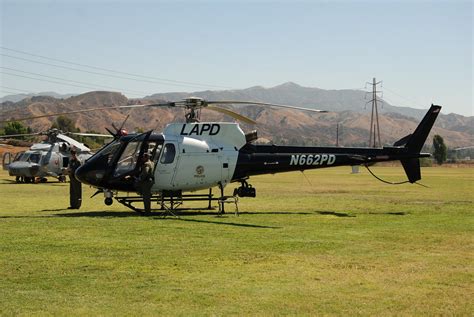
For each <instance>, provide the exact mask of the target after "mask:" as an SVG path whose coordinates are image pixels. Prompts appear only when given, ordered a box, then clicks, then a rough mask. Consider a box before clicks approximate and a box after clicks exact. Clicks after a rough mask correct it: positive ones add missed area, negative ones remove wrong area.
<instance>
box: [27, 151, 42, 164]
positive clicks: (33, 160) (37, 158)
mask: <svg viewBox="0 0 474 317" xmlns="http://www.w3.org/2000/svg"><path fill="white" fill-rule="evenodd" d="M40 158H41V155H40V154H39V153H33V154H31V155H30V158H29V159H28V161H30V162H31V163H39V161H40Z"/></svg>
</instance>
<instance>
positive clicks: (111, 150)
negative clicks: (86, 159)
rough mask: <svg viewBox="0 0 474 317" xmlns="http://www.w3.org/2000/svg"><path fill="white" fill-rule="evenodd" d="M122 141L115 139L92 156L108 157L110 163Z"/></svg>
mask: <svg viewBox="0 0 474 317" xmlns="http://www.w3.org/2000/svg"><path fill="white" fill-rule="evenodd" d="M120 146H121V143H120V141H113V142H111V143H109V144H107V145H106V146H105V147H104V148H103V149H102V150H100V151H99V152H97V153H96V154H94V155H93V156H92V157H103V156H106V157H107V163H109V164H110V162H111V161H112V158H113V157H114V154H115V152H117V150H118V149H120Z"/></svg>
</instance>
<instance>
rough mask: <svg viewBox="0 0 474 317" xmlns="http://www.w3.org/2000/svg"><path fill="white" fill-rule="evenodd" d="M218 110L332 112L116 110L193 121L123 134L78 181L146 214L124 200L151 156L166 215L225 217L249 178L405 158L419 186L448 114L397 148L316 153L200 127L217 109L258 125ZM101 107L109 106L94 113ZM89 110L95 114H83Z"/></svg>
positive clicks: (197, 105)
mask: <svg viewBox="0 0 474 317" xmlns="http://www.w3.org/2000/svg"><path fill="white" fill-rule="evenodd" d="M216 104H232V105H236V104H247V105H250V104H254V105H261V106H271V107H282V108H290V109H295V110H305V111H315V112H325V111H320V110H312V109H306V108H299V107H292V106H286V105H277V104H270V103H262V102H244V101H206V100H204V99H201V98H197V97H191V98H188V99H184V100H182V101H178V102H165V103H157V104H148V105H129V106H119V107H108V108H105V109H111V108H137V107H184V108H185V109H186V110H187V114H186V122H185V123H171V124H168V125H167V126H166V128H165V129H164V131H163V133H156V132H154V131H148V132H146V133H142V134H131V135H125V134H124V133H122V131H121V130H117V132H116V134H115V139H114V140H113V141H112V142H110V143H109V144H107V145H106V146H104V147H103V148H102V149H100V150H99V151H98V152H97V153H95V154H94V155H93V156H92V157H90V158H89V159H87V160H86V161H85V163H84V164H83V165H82V166H81V167H80V168H79V169H78V170H77V171H76V177H77V178H78V179H79V180H80V181H81V182H82V183H84V184H89V185H91V186H93V187H96V188H98V189H99V190H98V192H97V193H99V192H103V193H104V196H105V200H104V202H105V204H107V205H110V204H112V202H113V198H115V199H116V200H117V201H119V202H120V203H122V204H124V205H125V206H127V207H129V208H131V209H133V210H135V211H138V212H141V211H142V210H141V209H139V208H138V207H136V206H134V205H133V204H135V203H138V202H141V201H142V200H141V199H140V196H130V195H129V196H121V194H120V193H121V192H128V193H133V192H136V189H135V186H134V180H133V176H134V175H136V174H137V173H138V168H139V165H138V164H137V162H139V161H140V160H141V158H142V157H143V155H144V154H145V153H148V154H149V156H150V158H151V160H152V162H153V164H154V184H153V187H152V192H153V193H154V196H153V198H152V200H153V201H155V202H157V203H158V204H159V206H160V207H161V209H163V208H165V209H167V210H171V211H172V210H173V209H174V208H175V207H176V206H178V205H179V204H180V203H181V202H182V201H183V200H209V207H210V203H211V200H217V201H218V203H219V210H220V211H222V212H223V211H224V202H226V199H228V198H234V199H235V198H236V197H237V196H238V197H256V190H255V188H254V187H252V186H251V185H250V184H249V178H250V177H251V176H254V175H260V174H274V173H281V172H290V171H304V170H308V169H317V168H326V167H335V166H343V165H347V166H354V165H369V164H372V163H376V162H386V161H396V160H399V161H401V163H402V165H403V168H404V170H405V173H406V175H407V178H408V181H407V182H410V183H415V182H417V181H418V180H420V179H421V171H420V162H419V159H420V158H423V157H429V156H430V154H429V153H420V152H421V149H422V147H423V145H424V143H425V141H426V139H427V137H428V134H429V133H430V130H431V128H432V126H433V124H434V122H435V120H436V118H437V116H438V114H439V112H440V110H441V107H440V106H436V105H432V106H431V108H430V109H429V110H428V112H427V113H426V115H425V117H424V118H423V120H422V121H421V123H420V124H419V125H418V127H417V128H416V130H415V131H414V132H413V133H412V134H410V135H408V136H405V137H403V138H402V139H400V140H399V141H397V142H395V144H394V145H393V146H389V147H386V146H384V147H382V148H361V147H308V146H278V145H256V144H254V141H255V140H256V139H257V131H252V132H249V133H244V131H243V130H242V129H241V128H240V126H239V125H238V124H237V123H228V122H199V114H200V111H201V110H202V109H210V110H214V111H218V112H221V113H225V114H227V115H230V116H232V117H234V118H235V119H238V120H241V121H243V122H246V123H251V124H255V123H256V122H255V121H253V120H251V119H249V118H247V117H244V116H242V115H240V114H238V113H236V112H234V111H231V110H228V109H225V108H220V107H217V106H215V105H216ZM100 109H104V108H95V109H92V110H94V111H95V110H100ZM85 111H88V110H78V111H75V112H85ZM56 115H57V114H56ZM45 116H47V115H45ZM233 182H237V183H240V186H239V187H238V188H236V189H235V190H234V193H233V195H232V196H224V188H225V187H226V186H227V185H228V184H230V183H233ZM216 186H217V187H219V189H220V197H218V198H213V195H212V194H211V191H210V192H209V195H193V194H188V195H186V194H184V193H185V192H194V191H197V190H202V189H211V188H213V187H216ZM97 193H96V194H97ZM203 196H204V197H203Z"/></svg>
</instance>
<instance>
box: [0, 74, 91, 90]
mask: <svg viewBox="0 0 474 317" xmlns="http://www.w3.org/2000/svg"><path fill="white" fill-rule="evenodd" d="M0 74H4V75H9V76H16V77H22V78H27V79H33V80H39V81H46V82H49V83H54V84H60V85H65V86H72V87H79V88H85V89H95V88H94V87H91V86H79V85H74V84H67V83H62V82H59V81H53V80H47V79H39V78H33V77H28V76H23V75H18V74H11V73H6V72H2V71H0Z"/></svg>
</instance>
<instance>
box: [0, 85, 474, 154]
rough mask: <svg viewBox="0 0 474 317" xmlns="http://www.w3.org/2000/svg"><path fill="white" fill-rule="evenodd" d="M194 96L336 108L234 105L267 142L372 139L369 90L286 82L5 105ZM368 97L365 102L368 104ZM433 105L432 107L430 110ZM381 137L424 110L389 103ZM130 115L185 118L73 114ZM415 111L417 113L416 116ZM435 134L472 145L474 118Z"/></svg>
mask: <svg viewBox="0 0 474 317" xmlns="http://www.w3.org/2000/svg"><path fill="white" fill-rule="evenodd" d="M190 95H194V96H199V97H203V98H206V99H208V100H253V101H265V102H274V103H280V104H290V105H295V106H304V107H311V106H312V107H313V108H319V109H323V110H330V111H331V112H329V113H321V114H317V113H307V112H300V111H294V110H288V109H275V108H262V107H257V106H239V107H230V108H232V109H233V110H234V111H237V112H239V113H241V114H243V115H245V116H248V117H250V118H253V119H255V120H256V121H257V122H258V126H257V127H252V126H246V125H242V127H243V129H244V130H245V131H247V130H251V129H255V128H256V129H257V130H258V132H259V136H260V137H261V140H260V141H262V142H265V141H273V142H275V143H291V144H314V145H334V144H335V140H336V126H337V124H338V123H339V129H340V130H339V132H340V138H339V140H340V142H339V143H340V144H341V145H345V146H351V145H364V144H366V143H367V142H368V138H369V125H370V124H369V123H370V109H364V104H365V101H363V100H364V99H363V98H364V96H365V93H364V92H362V91H357V90H322V89H317V88H307V87H301V86H298V85H296V84H293V83H286V84H283V85H280V86H276V87H273V88H268V89H266V88H262V87H252V88H248V89H243V90H227V91H204V92H195V93H191V94H190V93H167V94H155V95H152V96H148V97H146V98H144V99H133V100H129V99H127V98H126V97H125V96H123V95H121V94H120V93H113V92H103V91H96V92H89V93H85V94H81V95H77V96H73V97H69V98H65V99H57V98H54V97H47V96H40V97H30V98H26V99H23V100H21V101H19V102H16V103H14V102H4V103H2V104H0V117H1V118H2V119H6V118H12V117H16V118H19V117H27V116H34V115H40V114H44V113H58V112H65V111H72V110H78V109H87V108H96V107H111V106H120V105H127V104H134V103H149V102H152V101H163V100H180V99H182V98H184V97H188V96H190ZM362 101H363V102H362ZM428 106H429V105H427V108H428ZM381 113H382V114H381V116H380V125H381V139H382V142H383V143H384V144H392V143H393V142H395V141H396V140H398V139H400V138H401V137H403V136H405V135H407V134H409V133H411V132H412V131H413V130H414V128H415V127H416V125H417V124H418V122H419V118H420V117H421V116H422V115H423V114H424V113H425V111H424V110H419V109H410V108H399V107H394V106H391V105H388V104H385V105H384V108H383V109H381ZM127 114H130V117H129V119H128V120H127V124H126V128H127V129H129V130H138V129H140V130H149V129H155V130H158V131H161V130H162V129H163V128H164V127H165V125H166V124H167V123H169V122H183V121H184V111H183V110H182V109H163V108H162V109H157V108H147V109H135V110H120V111H118V110H113V109H111V110H106V111H96V112H89V113H83V114H74V115H70V116H71V118H72V119H73V120H75V122H76V126H77V127H78V128H80V129H81V131H97V132H106V130H105V128H106V127H110V126H111V124H112V123H115V124H120V123H121V122H122V121H123V120H124V119H125V117H126V115H127ZM410 114H411V115H410ZM53 119H54V118H41V119H36V120H32V121H31V120H30V121H27V124H28V125H29V126H31V127H32V128H33V130H35V131H39V130H44V129H47V128H48V127H49V126H51V122H52V121H53ZM201 120H202V121H214V120H218V121H221V120H225V121H231V120H232V119H231V118H229V117H224V116H223V115H221V114H218V113H214V112H211V111H209V110H204V111H202V117H201ZM433 133H436V134H440V135H442V136H443V137H444V138H445V141H446V143H447V144H448V146H449V147H461V146H469V145H472V143H473V136H474V117H464V116H460V115H456V114H449V115H440V117H439V119H438V121H437V122H436V125H435V127H434V129H433Z"/></svg>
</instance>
